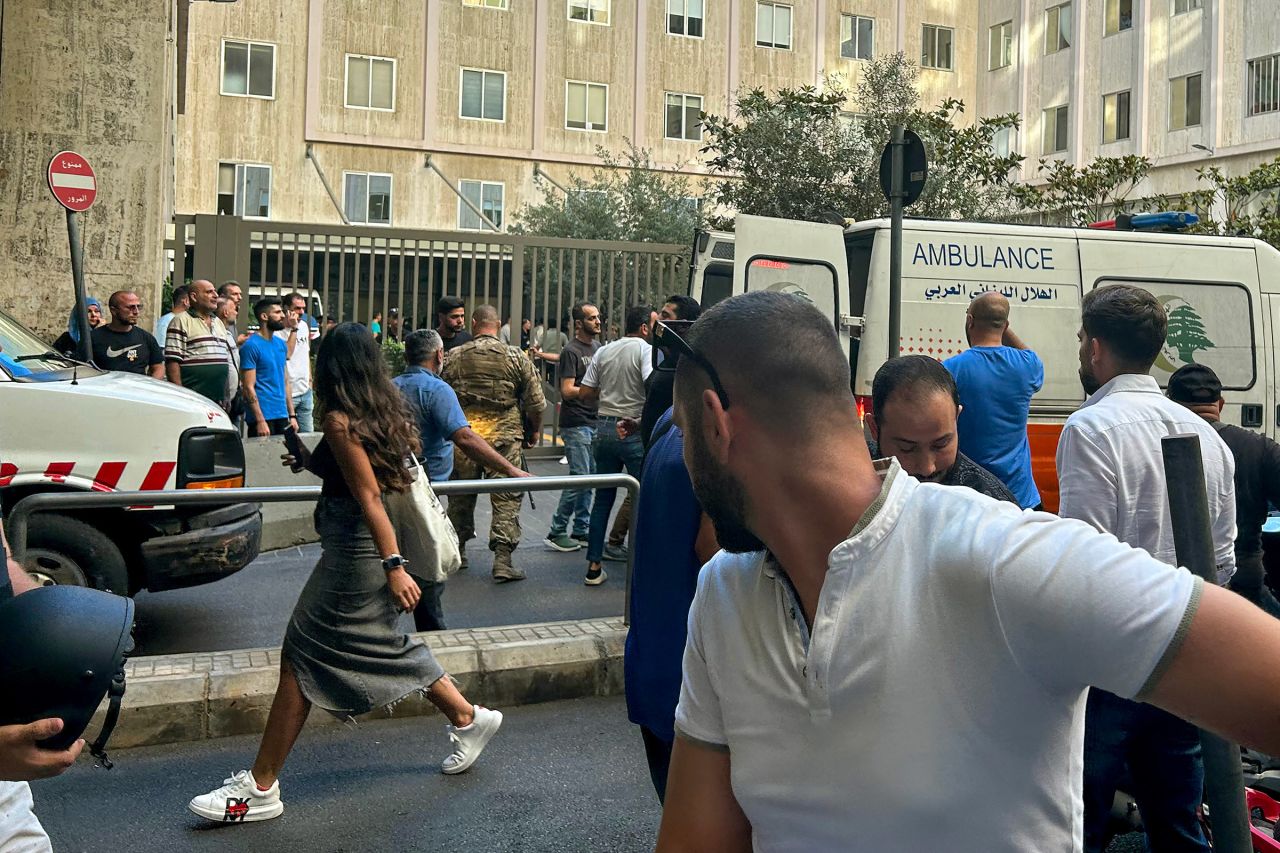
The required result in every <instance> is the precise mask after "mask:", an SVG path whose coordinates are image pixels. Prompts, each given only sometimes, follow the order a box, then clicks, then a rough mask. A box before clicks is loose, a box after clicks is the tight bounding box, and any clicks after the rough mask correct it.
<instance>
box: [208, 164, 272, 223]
mask: <svg viewBox="0 0 1280 853" xmlns="http://www.w3.org/2000/svg"><path fill="white" fill-rule="evenodd" d="M223 166H233V167H235V174H236V177H235V188H234V190H233V191H232V198H231V215H232V216H239V217H240V218H242V219H256V220H258V221H260V222H265V221H267V220H269V219H271V208H272V207H273V206H274V202H273V198H274V195H275V169H274V168H273V167H272V166H271V164H270V163H252V162H248V161H244V160H219V161H218V170H219V171H221V170H222V167H223ZM249 169H266V170H267V215H266V216H251V215H249V214H247V213H245V212H244V207H245V201H246V199H245V198H244V192H243V189H244V185H245V177H246V176H247V174H248V170H249ZM219 177H220V176H219ZM222 194H223V193H222V192H221V191H220V190H218V189H217V183H216V182H215V184H214V210H215V211H216V210H217V197H218V196H220V195H222ZM237 207H238V208H240V212H239V213H236V208H237ZM223 215H225V214H223Z"/></svg>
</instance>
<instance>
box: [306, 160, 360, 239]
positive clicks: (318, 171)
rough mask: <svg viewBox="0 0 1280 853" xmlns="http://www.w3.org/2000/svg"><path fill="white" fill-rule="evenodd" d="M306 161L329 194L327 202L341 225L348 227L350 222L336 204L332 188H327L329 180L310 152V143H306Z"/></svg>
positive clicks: (336, 198) (340, 206) (340, 207)
mask: <svg viewBox="0 0 1280 853" xmlns="http://www.w3.org/2000/svg"><path fill="white" fill-rule="evenodd" d="M307 159H308V160H310V161H311V165H312V166H315V167H316V174H317V175H319V176H320V183H321V184H323V185H324V191H325V192H326V193H328V194H329V201H331V202H333V209H334V210H336V211H338V216H339V218H341V219H342V224H343V225H350V224H351V220H349V219H347V214H346V213H344V212H343V210H342V205H341V204H338V197H337V196H336V195H334V194H333V187H331V186H329V179H328V178H326V177H325V176H324V169H321V168H320V161H319V160H317V159H316V155H315V152H314V151H312V150H311V143H310V142H308V143H307Z"/></svg>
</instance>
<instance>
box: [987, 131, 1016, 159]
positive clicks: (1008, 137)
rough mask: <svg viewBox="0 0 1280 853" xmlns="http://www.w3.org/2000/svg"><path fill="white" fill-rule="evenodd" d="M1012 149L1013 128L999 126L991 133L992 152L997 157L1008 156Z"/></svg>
mask: <svg viewBox="0 0 1280 853" xmlns="http://www.w3.org/2000/svg"><path fill="white" fill-rule="evenodd" d="M1011 151H1013V128H1012V127H1001V128H997V129H996V132H995V133H993V134H992V135H991V153H993V154H995V155H996V156H997V157H1008V156H1009V153H1010V152H1011Z"/></svg>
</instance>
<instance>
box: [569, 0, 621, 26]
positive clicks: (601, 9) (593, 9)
mask: <svg viewBox="0 0 1280 853" xmlns="http://www.w3.org/2000/svg"><path fill="white" fill-rule="evenodd" d="M610 2H611V0H569V20H571V21H582V22H583V23H585V24H600V25H601V26H604V27H607V26H609V3H610Z"/></svg>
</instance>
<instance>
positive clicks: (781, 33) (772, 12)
mask: <svg viewBox="0 0 1280 853" xmlns="http://www.w3.org/2000/svg"><path fill="white" fill-rule="evenodd" d="M756 47H774V48H777V49H778V50H790V49H791V7H790V6H784V5H783V4H781V3H766V2H765V0H758V2H757V3H756Z"/></svg>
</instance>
